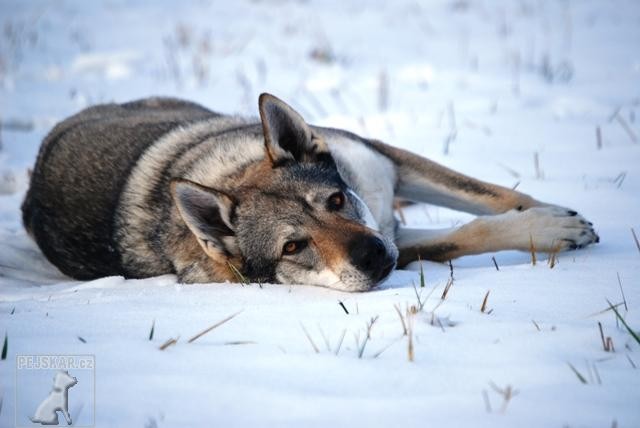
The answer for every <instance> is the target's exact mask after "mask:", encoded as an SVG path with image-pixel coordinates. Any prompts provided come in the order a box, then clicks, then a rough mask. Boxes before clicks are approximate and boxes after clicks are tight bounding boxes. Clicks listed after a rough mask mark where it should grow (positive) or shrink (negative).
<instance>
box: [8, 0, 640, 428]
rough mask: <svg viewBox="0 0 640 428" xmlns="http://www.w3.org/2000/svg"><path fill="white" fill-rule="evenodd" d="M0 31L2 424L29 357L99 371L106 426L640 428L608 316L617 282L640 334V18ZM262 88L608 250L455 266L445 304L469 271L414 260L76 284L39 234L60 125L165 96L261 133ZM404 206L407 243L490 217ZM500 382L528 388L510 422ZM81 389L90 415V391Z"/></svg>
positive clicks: (14, 5) (24, 14) (27, 23)
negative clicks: (28, 219) (44, 142)
mask: <svg viewBox="0 0 640 428" xmlns="http://www.w3.org/2000/svg"><path fill="white" fill-rule="evenodd" d="M0 25H2V28H3V30H2V34H1V35H0V118H1V119H2V124H3V127H2V130H1V134H0V141H1V142H2V143H1V144H2V149H1V150H0V183H1V184H0V334H4V333H5V332H6V334H7V336H8V345H9V346H8V356H7V360H5V361H0V403H2V404H1V405H0V426H3V427H4V426H13V424H14V421H15V419H14V418H16V417H18V422H22V423H25V422H24V421H26V419H25V418H26V416H28V415H22V414H21V415H15V408H16V402H15V401H16V394H15V393H16V382H15V380H16V376H15V375H16V364H15V358H16V356H17V355H23V354H28V355H32V354H64V355H68V354H82V355H86V354H92V355H95V358H96V372H95V382H96V399H95V403H96V409H95V411H96V412H95V418H96V426H100V427H103V426H114V427H120V426H147V427H163V426H211V425H215V426H246V425H258V426H300V425H304V426H327V425H331V426H391V425H399V426H444V425H447V426H472V427H482V426H487V427H488V426H491V427H501V426H504V427H507V426H519V427H540V426H557V427H560V426H569V427H603V426H620V427H633V426H640V407H639V406H638V403H640V370H638V369H636V368H635V367H634V365H635V366H640V345H639V344H638V343H637V342H635V341H634V339H633V338H632V337H631V335H630V334H629V333H628V332H627V331H625V330H624V328H623V327H622V326H621V325H619V323H617V322H616V318H615V316H614V315H613V314H612V312H611V311H606V312H602V311H603V310H604V309H606V308H607V303H606V299H609V300H610V301H611V302H613V303H618V302H622V300H623V297H622V295H621V289H620V286H619V284H618V275H619V277H620V280H621V282H622V289H623V290H624V295H625V297H626V302H627V306H628V309H625V307H624V305H622V306H619V307H618V309H619V310H620V311H621V314H622V315H623V316H625V319H626V321H627V323H628V324H629V325H630V326H631V327H632V328H635V329H636V331H637V329H639V328H640V309H639V308H640V280H639V278H640V251H639V250H638V248H636V244H635V243H634V240H633V237H632V234H631V230H630V229H631V228H634V229H635V231H636V234H640V220H639V219H640V198H639V197H638V195H640V169H639V167H638V165H640V142H639V141H638V140H639V139H640V125H639V123H640V122H639V119H638V117H637V115H638V114H640V92H639V88H640V51H639V50H638V41H640V3H638V2H637V1H634V0H628V1H625V0H616V1H612V2H598V1H580V2H577V1H576V2H570V1H565V2H552V1H528V0H523V1H519V2H512V1H508V0H499V1H498V0H496V1H479V0H478V1H471V0H469V1H467V0H458V1H450V0H447V1H431V2H428V3H418V2H412V1H408V0H399V1H394V2H386V1H382V0H376V1H368V2H363V1H338V0H328V1H324V2H323V1H314V0H308V1H287V0H281V1H245V0H239V1H235V2H210V1H198V0H193V1H185V2H180V4H179V5H178V3H175V2H170V1H168V0H160V1H155V2H144V1H136V2H133V1H124V0H115V1H114V0H110V1H107V0H104V1H92V2H73V1H60V2H47V1H33V2H24V1H20V0H0ZM385 88H386V89H385ZM263 91H269V92H272V93H274V94H276V95H277V96H279V97H281V98H283V99H285V100H287V101H289V102H290V103H291V104H292V105H293V106H294V107H295V108H296V109H298V110H299V111H300V112H301V114H303V116H305V118H306V119H307V120H308V121H309V122H311V123H314V124H318V125H329V126H336V127H343V128H347V129H349V130H351V131H353V132H356V133H360V134H362V135H365V136H375V137H377V138H379V139H382V140H385V141H387V142H390V143H393V144H395V145H398V146H400V147H403V148H407V149H410V150H413V151H415V152H417V153H419V154H422V155H425V156H428V157H430V158H431V159H433V160H435V161H438V162H442V163H444V164H445V165H447V166H449V167H451V168H454V169H457V170H460V171H463V172H464V173H466V174H468V175H471V176H476V177H479V178H482V179H485V180H488V181H493V182H496V183H499V184H502V185H505V186H514V185H516V184H517V183H518V189H519V190H522V191H523V192H526V193H529V194H532V195H534V196H535V197H536V198H538V199H541V200H545V201H548V202H552V203H557V204H560V205H563V206H568V207H572V208H574V209H577V210H578V211H580V212H581V213H582V214H583V215H585V216H586V217H587V218H588V219H589V220H590V221H592V222H593V223H594V224H595V227H596V229H597V231H598V233H599V235H600V237H601V243H600V244H598V245H596V246H593V247H590V248H587V249H584V250H579V251H574V252H570V253H562V254H560V255H559V257H558V259H559V260H558V264H557V265H556V266H555V267H554V268H553V269H551V268H549V266H548V263H547V259H548V256H547V255H545V254H539V255H538V263H537V264H536V265H535V266H532V264H531V262H530V255H528V254H522V253H515V252H502V253H498V254H495V255H492V254H486V255H480V256H474V257H467V258H463V259H460V260H455V261H454V262H453V277H454V282H453V285H452V286H451V288H450V290H449V292H448V295H447V297H446V299H445V300H444V301H441V295H442V293H443V289H444V287H445V285H446V284H447V282H448V280H449V277H450V271H449V266H447V265H441V264H436V263H426V262H425V263H423V268H424V272H425V277H426V287H425V288H424V289H420V279H419V267H418V264H417V263H414V264H412V265H411V266H410V267H409V269H408V270H406V271H396V272H394V273H393V275H392V276H391V278H390V279H389V280H388V281H387V282H386V283H384V284H383V285H382V286H380V287H379V288H378V289H376V290H375V291H372V292H369V293H359V294H348V293H341V292H337V291H332V290H327V289H322V288H318V287H311V286H304V285H300V286H298V285H296V286H288V285H287V286H284V285H263V286H262V287H259V286H258V285H247V286H242V285H240V284H209V285H179V284H176V280H175V277H173V276H171V275H168V276H162V277H158V278H151V279H147V280H136V281H133V280H129V281H127V280H124V279H123V278H120V277H110V278H103V279H99V280H95V281H89V282H78V281H73V280H71V279H69V278H65V277H64V276H63V275H62V274H60V273H59V272H58V271H57V270H56V269H55V268H54V267H52V266H51V265H50V264H49V263H48V262H47V261H46V260H45V259H44V258H43V256H42V255H41V253H40V251H39V250H38V248H37V247H36V246H35V244H33V243H32V242H31V241H30V240H29V239H28V238H27V236H26V234H25V232H24V231H23V229H22V226H21V224H20V212H19V207H20V203H21V200H22V198H23V195H24V191H25V190H26V187H27V184H28V179H27V177H28V175H27V169H28V168H30V167H31V166H32V165H33V162H34V159H35V155H36V153H37V149H38V146H39V143H40V141H41V139H42V138H43V136H44V135H45V134H46V132H48V130H49V129H50V128H51V126H52V125H53V124H54V123H55V122H56V121H58V120H61V119H63V118H64V117H66V116H68V115H70V114H72V113H74V112H76V111H78V110H79V109H81V108H83V107H85V106H87V105H90V104H92V103H97V102H106V101H112V100H113V101H119V102H120V101H126V100H130V99H133V98H137V97H143V96H148V95H152V94H162V95H174V96H180V97H184V98H188V99H191V100H194V101H197V102H200V103H202V104H204V105H206V106H208V107H210V108H212V109H215V110H218V111H222V112H226V113H237V114H245V115H253V116H255V115H256V114H257V108H256V104H257V96H258V94H259V93H260V92H263ZM385 99H386V101H385ZM616 112H617V113H616ZM21 124H22V125H21ZM25 124H26V125H25ZM596 127H600V130H601V135H602V147H601V148H598V147H597V140H596ZM447 139H449V140H451V141H450V144H449V147H448V154H445V150H444V149H445V143H444V142H445V141H446V140H447ZM536 156H537V158H538V167H537V168H536V167H535V164H534V157H536ZM404 214H405V216H406V218H407V222H408V225H410V226H411V227H430V228H435V227H450V226H451V225H454V224H459V223H462V222H465V221H468V220H469V219H470V218H471V216H469V215H467V214H463V213H457V212H452V211H449V210H446V209H442V208H436V207H432V206H426V205H420V206H414V207H410V208H407V209H405V212H404ZM492 256H495V258H496V261H497V263H498V265H499V268H500V270H499V271H498V270H496V268H495V267H494V265H493V262H492V260H491V257H492ZM412 284H415V285H416V286H417V287H418V293H421V299H422V300H423V301H424V299H425V298H426V302H425V303H424V308H423V310H422V311H421V312H419V313H417V314H416V315H415V316H413V317H411V319H412V325H413V327H412V330H413V331H412V335H411V336H412V340H413V347H414V351H413V353H414V361H413V362H410V361H408V337H406V336H403V328H402V325H401V322H400V319H399V317H398V314H397V313H396V309H395V308H394V305H399V306H400V307H401V311H402V312H404V311H405V308H406V307H407V306H412V305H417V304H418V302H417V298H416V294H415V291H414V288H413V286H412ZM433 289H435V291H433V292H432V290H433ZM487 291H490V293H489V296H488V298H487V308H486V310H485V312H484V313H482V312H481V311H480V307H481V304H482V301H483V298H484V296H485V295H486V293H487ZM427 296H429V297H428V298H427ZM339 302H342V303H343V304H344V306H345V308H347V310H348V311H349V314H346V313H345V311H344V310H343V309H342V307H341V306H340V305H339ZM237 311H242V312H240V313H239V314H238V315H237V316H236V317H235V318H233V319H231V320H230V321H228V322H227V323H225V324H223V325H221V326H219V327H218V328H216V329H214V330H213V331H211V332H210V333H208V334H206V335H204V336H202V337H201V338H199V339H198V340H196V341H194V342H193V343H187V340H188V339H189V338H190V337H192V336H194V335H195V334H197V333H199V332H200V331H202V330H204V329H205V328H207V327H209V326H211V325H213V324H214V323H216V322H218V321H220V320H222V319H224V318H226V317H227V316H229V315H231V314H233V313H236V312H237ZM489 311H490V313H489ZM373 317H378V318H377V321H376V322H375V323H374V325H373V327H372V329H371V338H370V340H369V341H368V342H367V344H366V347H365V349H364V352H363V355H362V358H358V354H359V349H358V346H357V345H356V338H355V337H356V336H358V337H359V342H360V343H362V341H363V339H364V338H365V336H366V327H367V323H368V322H370V320H371V319H372V318H373ZM154 321H155V329H154V339H153V340H152V341H149V340H148V336H149V331H150V328H151V325H152V323H154ZM597 322H601V323H602V327H603V330H604V333H605V335H606V336H610V337H611V338H612V341H613V343H614V346H615V352H605V351H604V350H603V346H602V343H601V340H600V335H599V331H598V326H597ZM302 326H304V329H306V330H307V331H308V333H309V336H310V337H311V338H312V340H313V342H314V343H315V345H316V346H317V348H318V349H319V352H318V353H316V352H315V351H314V349H313V347H312V346H311V344H310V342H309V340H308V339H307V337H306V336H305V333H304V331H303V327H302ZM344 331H346V333H345V336H344V340H343V342H342V345H341V347H340V349H339V352H338V353H337V355H336V352H335V351H336V349H337V348H338V343H339V340H340V337H341V335H342V334H343V332H344ZM323 335H324V336H325V337H326V339H327V341H328V342H329V346H328V347H327V345H326V344H325V340H324V339H323ZM78 336H80V337H82V338H83V339H84V340H85V342H86V343H83V342H82V341H80V340H79V339H78ZM176 337H179V339H178V342H177V344H176V345H174V346H170V347H168V348H167V349H165V350H164V351H160V350H159V349H158V347H159V346H160V345H161V344H163V343H164V342H165V341H166V340H167V339H170V338H176ZM327 348H329V349H330V350H328V349H327ZM381 351H382V352H381ZM380 352H381V353H380ZM378 354H379V355H378ZM569 364H571V365H572V366H573V367H575V369H576V370H577V371H578V372H579V373H580V374H581V375H582V376H584V378H585V380H586V381H587V383H586V384H583V383H582V382H581V381H580V380H579V378H578V376H577V375H576V374H575V373H574V372H573V371H572V369H571V368H570V366H569ZM494 386H495V387H497V388H499V389H501V390H502V391H503V392H505V391H506V390H507V388H509V387H511V388H512V389H513V390H516V393H514V394H512V395H513V397H512V398H511V399H510V400H509V401H508V402H507V403H506V404H505V403H504V402H505V400H504V398H503V394H502V393H500V392H498V391H496V389H495V388H494ZM46 387H48V386H47V385H45V387H44V388H45V389H44V390H43V393H46ZM69 396H70V413H71V414H72V416H74V415H76V416H77V418H76V420H75V421H74V423H75V422H78V423H83V421H85V422H84V423H86V421H88V420H90V419H89V418H88V412H89V407H90V406H89V404H87V403H88V402H89V398H87V397H84V398H83V396H82V395H80V394H79V393H78V392H74V389H71V390H70V393H69ZM485 397H486V398H487V399H488V401H489V404H490V410H489V408H488V407H487V404H486V402H485ZM43 398H44V395H43ZM38 399H39V398H38ZM23 407H24V406H23ZM23 407H21V408H23ZM60 417H61V416H60ZM74 417H75V416H74ZM83 418H84V419H83ZM27 422H28V421H27ZM615 424H617V425H615Z"/></svg>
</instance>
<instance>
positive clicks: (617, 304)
mask: <svg viewBox="0 0 640 428" xmlns="http://www.w3.org/2000/svg"><path fill="white" fill-rule="evenodd" d="M622 305H624V302H620V303H616V304H615V305H613V306H614V307H615V308H617V307H618V306H622ZM610 310H611V308H610V307H609V308H606V309H603V310H601V311H598V312H594V313H592V314H590V315H587V318H591V317H595V316H596V315H602V314H604V313H605V312H609V311H610Z"/></svg>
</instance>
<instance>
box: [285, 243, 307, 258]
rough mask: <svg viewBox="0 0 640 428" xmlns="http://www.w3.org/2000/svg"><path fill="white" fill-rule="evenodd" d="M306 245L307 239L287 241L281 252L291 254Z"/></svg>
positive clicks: (286, 254)
mask: <svg viewBox="0 0 640 428" xmlns="http://www.w3.org/2000/svg"><path fill="white" fill-rule="evenodd" d="M306 246H307V241H289V242H287V243H286V244H284V246H283V247H282V254H284V255H285V256H291V255H293V254H296V253H299V252H300V251H302V250H303V249H304V248H305V247H306Z"/></svg>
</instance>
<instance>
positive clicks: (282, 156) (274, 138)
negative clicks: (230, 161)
mask: <svg viewBox="0 0 640 428" xmlns="http://www.w3.org/2000/svg"><path fill="white" fill-rule="evenodd" d="M258 107H259V110H260V120H261V121H262V131H263V133H264V144H265V150H266V152H267V158H268V159H269V160H270V161H271V164H272V165H274V166H276V165H278V164H279V163H281V162H282V161H286V160H287V159H289V160H291V159H292V160H295V161H298V162H314V161H316V160H318V159H319V158H320V156H319V155H322V154H328V153H329V149H328V147H327V145H326V143H325V142H324V140H323V139H322V138H319V137H317V136H316V135H314V134H313V132H312V131H311V128H309V125H307V124H306V122H305V121H304V119H303V118H302V116H300V114H298V112H297V111H295V110H294V109H293V108H291V107H290V106H289V105H287V103H285V102H284V101H282V100H280V99H279V98H277V97H274V96H273V95H271V94H266V93H264V94H261V95H260V98H259V99H258Z"/></svg>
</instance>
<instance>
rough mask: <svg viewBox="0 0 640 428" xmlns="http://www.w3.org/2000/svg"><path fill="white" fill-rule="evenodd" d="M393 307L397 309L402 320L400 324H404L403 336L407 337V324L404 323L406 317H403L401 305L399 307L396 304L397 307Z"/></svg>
mask: <svg viewBox="0 0 640 428" xmlns="http://www.w3.org/2000/svg"><path fill="white" fill-rule="evenodd" d="M393 307H394V308H395V310H396V312H397V313H398V318H400V324H402V335H403V336H406V335H407V324H406V322H405V321H404V316H403V315H402V311H401V310H400V305H398V304H397V303H396V304H395V305H393Z"/></svg>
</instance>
